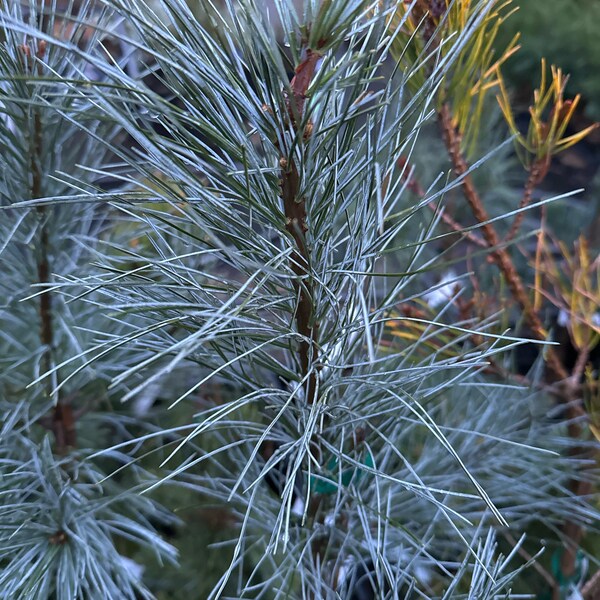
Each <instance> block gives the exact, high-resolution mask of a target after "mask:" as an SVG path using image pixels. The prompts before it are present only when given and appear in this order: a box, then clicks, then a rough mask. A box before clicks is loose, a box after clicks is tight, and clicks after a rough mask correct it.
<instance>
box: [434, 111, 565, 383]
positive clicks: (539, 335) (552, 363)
mask: <svg viewBox="0 0 600 600" xmlns="http://www.w3.org/2000/svg"><path fill="white" fill-rule="evenodd" d="M438 118H439V122H440V126H441V129H442V136H443V139H444V143H445V144H446V147H447V149H448V153H449V155H450V159H451V161H452V164H453V166H454V171H455V174H456V176H457V177H461V178H462V187H463V192H464V194H465V198H466V200H467V202H468V204H469V206H470V207H471V211H472V212H473V215H474V216H475V218H476V219H477V221H478V222H479V223H480V225H481V231H482V233H483V237H484V239H485V241H486V243H487V245H488V247H490V248H492V250H491V257H492V260H493V261H494V262H495V263H496V265H497V266H498V268H499V269H500V271H501V272H502V275H503V276H504V279H505V280H506V283H507V285H508V287H509V289H510V291H511V294H512V296H513V298H514V299H515V300H516V301H517V303H518V304H519V305H520V307H521V310H522V311H523V315H524V316H525V319H526V320H527V323H528V324H529V326H530V328H531V330H532V332H533V335H534V336H535V338H536V339H538V340H540V341H545V340H546V339H547V334H546V331H545V329H544V326H543V324H542V321H541V320H540V318H539V316H538V314H537V313H536V311H535V310H534V308H533V305H532V303H531V301H530V299H529V296H528V294H527V292H526V290H525V286H524V285H523V281H522V279H521V277H520V276H519V274H518V272H517V269H516V267H515V265H514V263H513V261H512V259H511V258H510V255H509V254H508V252H507V251H506V249H505V248H502V247H501V240H500V236H499V235H498V233H497V231H496V229H495V228H494V226H493V225H492V223H489V220H490V217H489V215H488V214H487V211H486V210H485V208H484V206H483V202H482V200H481V197H480V196H479V193H478V192H477V189H476V188H475V184H474V183H473V179H472V178H471V176H470V175H469V174H468V170H469V166H468V164H467V162H466V160H465V158H464V156H463V154H462V150H461V136H460V134H459V133H458V132H457V131H456V128H455V127H454V124H453V122H452V113H451V110H450V107H449V106H448V104H443V105H442V107H441V109H440V111H439V113H438ZM546 361H547V364H548V366H549V368H550V370H551V371H552V373H553V375H554V377H555V378H556V379H557V380H562V379H566V378H567V377H568V376H569V374H568V372H567V371H566V369H565V368H564V366H563V364H562V363H561V361H560V360H559V358H558V357H557V356H556V353H555V352H554V350H553V349H552V348H548V350H547V354H546Z"/></svg>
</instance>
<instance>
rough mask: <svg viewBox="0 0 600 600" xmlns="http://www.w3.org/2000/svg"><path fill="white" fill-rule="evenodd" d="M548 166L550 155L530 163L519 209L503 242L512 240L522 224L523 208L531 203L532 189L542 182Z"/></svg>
mask: <svg viewBox="0 0 600 600" xmlns="http://www.w3.org/2000/svg"><path fill="white" fill-rule="evenodd" d="M549 166H550V155H548V156H547V157H544V158H540V159H538V160H536V161H535V162H534V163H533V165H531V169H529V176H528V177H527V181H526V182H525V188H524V189H523V196H522V197H521V201H520V202H519V210H520V212H518V213H517V214H516V216H515V220H514V221H513V224H512V225H511V227H510V229H509V231H508V233H507V234H506V237H505V238H504V243H508V242H510V241H512V240H513V239H514V238H515V236H516V235H517V233H518V232H519V229H520V228H521V225H522V224H523V219H524V218H525V210H524V209H525V208H527V207H528V206H529V205H530V204H531V198H532V197H533V191H534V190H535V188H536V187H537V186H538V185H539V184H540V183H541V182H542V180H543V179H544V177H545V176H546V173H548V168H549Z"/></svg>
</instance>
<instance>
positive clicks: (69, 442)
mask: <svg viewBox="0 0 600 600" xmlns="http://www.w3.org/2000/svg"><path fill="white" fill-rule="evenodd" d="M25 48H27V46H24V47H23V53H24V55H25V58H26V59H29V58H30V54H31V53H30V52H28V51H27V50H25ZM27 49H28V48H27ZM46 50H47V45H46V42H45V41H43V40H42V41H40V42H39V43H38V48H37V52H36V57H37V58H38V59H39V60H40V61H41V59H43V57H44V55H45V53H46ZM25 64H26V68H29V67H30V63H29V60H26V61H25ZM42 70H43V67H42V64H41V62H40V63H38V65H37V69H36V73H37V74H38V75H39V76H42V75H43V72H42ZM43 134H44V128H43V123H42V118H41V116H40V112H39V110H38V109H34V113H33V132H32V139H31V144H30V148H29V157H30V170H31V189H30V193H31V199H32V200H35V199H39V198H42V197H43V169H42V161H43V156H44V139H43V138H44V135H43ZM36 210H37V213H38V215H39V218H40V237H39V247H38V259H37V283H38V284H39V285H40V286H42V287H43V288H46V289H44V290H43V291H42V293H41V294H40V296H39V307H38V311H39V316H40V341H41V343H42V346H43V347H44V350H43V354H42V359H41V370H42V371H43V372H44V373H46V374H47V373H49V372H50V370H51V369H52V365H53V359H52V354H53V346H54V329H53V320H52V293H51V292H50V290H49V289H48V287H49V285H50V283H51V281H50V272H51V269H50V239H49V232H48V222H47V217H48V214H47V209H46V207H45V206H38V207H37V209H36ZM45 390H46V395H47V396H48V397H51V396H52V391H53V385H52V379H51V378H50V377H49V376H46V383H45ZM51 429H52V431H53V432H54V438H55V449H56V452H57V453H58V454H65V453H66V451H67V449H68V448H69V447H74V446H75V444H76V435H75V418H74V415H73V411H72V408H71V405H70V403H66V402H63V401H62V400H61V398H60V397H59V398H57V400H56V404H55V406H54V410H53V413H52V425H51Z"/></svg>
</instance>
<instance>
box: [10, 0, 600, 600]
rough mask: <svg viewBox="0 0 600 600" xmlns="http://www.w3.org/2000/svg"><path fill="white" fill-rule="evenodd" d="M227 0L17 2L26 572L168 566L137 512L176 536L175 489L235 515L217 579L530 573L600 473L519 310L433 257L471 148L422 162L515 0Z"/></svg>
mask: <svg viewBox="0 0 600 600" xmlns="http://www.w3.org/2000/svg"><path fill="white" fill-rule="evenodd" d="M201 4H202V7H203V11H202V12H203V14H202V19H201V20H199V19H198V18H197V17H196V16H194V14H195V13H194V12H192V11H191V10H190V9H189V8H188V6H187V5H186V4H185V2H184V1H183V0H162V1H161V2H160V3H158V6H157V7H156V6H155V7H154V10H153V8H151V7H150V6H149V5H148V4H146V3H145V2H143V1H142V0H110V1H108V2H103V3H101V4H96V3H89V2H88V3H85V2H84V3H83V5H82V6H80V7H78V9H77V11H75V10H74V6H73V5H70V6H68V7H66V9H63V13H65V11H66V13H65V14H63V15H62V16H61V17H60V18H59V17H58V14H59V10H58V8H59V7H58V6H57V4H56V2H54V3H52V4H51V5H50V6H44V7H43V9H39V7H38V5H37V3H35V2H33V1H32V2H31V3H30V4H29V5H28V6H27V7H26V10H25V9H24V8H23V7H21V6H20V5H19V4H15V5H14V6H13V5H10V6H9V7H8V8H4V9H3V12H2V19H3V21H2V30H3V32H4V40H3V43H2V47H1V51H0V52H1V54H0V56H1V63H0V68H1V69H2V84H1V86H0V94H1V95H0V110H1V112H2V119H1V121H0V135H1V136H2V146H3V148H5V149H6V151H4V152H3V153H2V157H1V158H0V165H1V168H2V179H1V182H0V185H1V187H0V197H1V199H2V209H3V210H2V215H3V216H4V218H3V219H2V223H1V225H0V227H2V239H1V244H0V249H1V250H2V255H0V257H1V259H2V261H3V262H2V264H3V273H4V281H3V282H2V287H3V304H2V313H1V315H2V332H3V335H2V338H0V339H1V344H2V350H1V351H0V352H1V358H0V360H1V361H2V370H3V374H2V376H1V379H0V381H1V385H2V388H1V389H2V393H3V396H4V398H3V404H2V410H3V417H4V426H3V429H2V445H1V450H0V452H1V453H2V460H1V462H0V465H1V469H2V471H1V477H0V486H1V487H0V489H1V493H2V497H3V500H4V502H3V506H2V508H0V523H1V527H0V564H1V565H2V572H1V574H0V589H1V590H2V591H3V593H5V595H6V597H7V598H13V597H14V598H32V599H33V598H54V597H56V598H88V597H89V598H134V597H137V596H136V594H141V595H142V596H151V595H152V593H153V592H156V593H157V594H158V593H160V589H161V584H160V581H158V582H156V581H155V584H154V586H153V585H152V584H150V583H148V582H150V581H151V580H152V579H153V578H154V579H158V580H160V577H161V575H160V574H158V575H156V573H148V571H149V570H151V569H152V568H153V567H152V566H151V563H148V566H147V568H146V573H145V575H146V582H147V583H148V586H147V587H146V586H145V585H144V584H143V583H142V581H141V579H140V576H139V574H137V573H136V572H135V570H134V569H132V568H131V563H128V562H127V559H125V558H124V556H135V558H136V560H138V559H139V560H141V559H140V558H139V557H140V556H144V555H143V550H142V554H140V553H139V552H140V551H139V550H137V549H133V548H132V546H131V545H129V543H124V542H123V540H125V541H127V542H130V541H133V542H135V543H136V545H137V546H140V547H142V548H144V547H145V548H146V550H148V549H152V548H154V549H155V550H156V552H157V554H158V556H159V559H161V560H174V558H175V553H174V550H173V548H171V546H170V545H169V544H167V543H166V542H165V541H164V539H163V538H161V536H159V535H158V534H157V533H156V531H155V526H156V524H157V523H162V524H165V523H169V522H172V521H173V518H172V517H170V516H169V515H168V513H167V511H166V510H165V509H163V508H161V507H160V505H159V504H158V503H156V502H153V501H152V500H151V499H150V498H153V494H155V493H159V494H160V493H161V491H164V490H165V489H169V488H170V487H172V491H171V492H170V493H171V494H173V495H177V494H188V495H189V494H190V493H191V494H192V497H194V498H197V500H196V501H197V502H200V501H201V500H200V499H203V501H206V499H209V500H210V501H211V502H213V503H215V504H216V505H217V506H219V507H226V510H227V515H228V516H227V519H229V520H230V521H231V522H232V523H233V524H234V528H235V529H236V531H235V539H234V542H233V543H232V544H231V546H230V548H231V550H230V562H229V564H228V565H227V566H225V567H224V569H223V572H222V574H221V577H220V579H219V581H218V582H217V584H216V585H215V586H214V588H213V589H212V591H211V592H210V594H209V597H210V598H211V599H212V598H226V597H227V598H277V599H279V598H306V599H311V600H317V599H331V600H333V599H334V598H343V599H347V600H364V599H366V598H385V599H391V598H443V599H448V600H449V599H451V598H452V599H454V598H461V597H464V598H478V599H492V598H498V597H522V596H521V595H522V594H524V593H529V592H531V589H532V588H531V587H529V586H530V585H531V584H530V581H531V580H530V579H528V577H529V576H528V574H527V573H529V571H531V568H530V569H528V570H527V569H525V568H524V567H525V566H529V567H531V565H532V564H533V563H535V564H536V565H537V563H536V560H537V558H538V552H541V551H542V550H543V546H544V545H545V544H544V543H543V542H542V540H541V539H540V538H542V537H547V536H549V535H553V532H555V531H556V530H557V529H558V528H560V527H561V526H562V524H563V523H564V522H565V520H567V519H568V520H570V522H571V523H574V524H575V525H576V526H578V527H584V526H587V525H588V524H590V523H591V522H593V520H594V519H597V516H598V515H597V510H596V509H595V507H594V506H593V505H592V504H591V503H590V502H589V501H588V499H587V498H586V497H585V496H582V495H580V494H578V493H576V491H574V490H572V489H570V488H569V484H570V482H571V481H572V480H573V478H576V479H577V478H578V479H579V480H581V479H586V478H587V479H592V478H594V477H595V473H594V472H593V471H592V470H591V469H590V470H586V471H585V473H584V474H583V475H581V474H578V469H579V467H580V465H581V462H582V459H581V458H580V456H579V455H576V454H575V451H577V450H578V449H580V448H581V445H582V444H583V442H581V440H579V439H574V438H573V436H572V435H571V434H570V433H571V432H570V430H567V427H566V425H565V423H564V422H563V421H561V420H551V419H548V418H547V417H546V415H545V411H546V410H547V409H548V406H549V404H550V401H549V398H548V394H547V392H546V391H545V389H544V388H543V387H542V386H537V387H536V386H533V387H530V388H527V387H524V386H517V385H514V383H513V380H512V379H510V378H507V377H504V378H503V377H500V376H499V374H500V371H499V370H498V369H497V370H496V371H495V372H494V373H492V374H490V372H489V371H490V365H497V364H498V361H499V360H502V356H504V355H505V354H506V353H507V352H508V351H510V350H511V349H512V348H514V347H516V346H518V345H519V344H521V343H522V342H523V341H524V340H523V339H521V338H519V337H517V336H515V335H513V334H510V333H505V332H503V331H502V330H499V327H498V323H499V322H500V323H501V322H502V318H503V315H499V314H492V315H486V316H485V317H484V318H482V319H478V318H476V316H474V315H468V316H466V315H465V314H461V313H460V311H457V310H456V307H457V306H460V304H459V302H458V299H460V296H461V291H460V289H459V288H460V286H461V285H466V284H467V283H468V277H466V276H453V277H450V280H449V282H448V281H443V282H442V283H440V284H439V285H427V284H426V283H425V282H426V281H427V279H426V276H427V273H428V272H430V271H432V270H434V269H436V268H437V267H438V266H439V265H440V264H441V263H442V262H443V259H440V257H438V256H437V254H436V252H435V249H436V248H437V244H438V243H439V242H440V240H445V239H448V238H451V236H453V235H456V232H455V231H451V232H450V233H440V222H441V221H442V220H443V215H442V214H441V213H440V212H439V211H436V212H435V213H432V212H431V210H430V205H431V204H432V203H433V204H443V202H444V198H445V195H446V194H447V193H448V192H449V191H450V190H452V189H454V188H456V187H458V186H460V185H462V184H464V182H465V180H467V179H468V177H469V176H470V174H471V173H472V171H473V170H474V169H473V168H471V167H469V166H468V165H467V164H466V163H461V164H464V166H465V168H464V169H463V170H462V171H461V170H460V169H458V168H456V165H455V171H456V172H457V175H458V178H457V179H456V180H452V179H451V178H449V179H447V180H446V182H445V183H444V182H443V180H442V181H440V180H437V181H434V182H432V184H431V186H430V187H429V188H428V189H427V190H420V192H421V193H415V192H416V191H419V190H417V189H416V187H417V186H416V184H415V180H414V178H413V173H412V171H411V167H410V164H411V161H412V160H413V158H414V156H413V149H414V145H415V141H416V140H417V138H418V136H419V135H420V134H421V131H422V128H423V127H424V126H425V125H426V124H427V123H428V122H429V121H430V120H431V116H432V114H438V115H441V116H442V117H443V116H444V114H445V113H444V110H445V109H448V106H449V104H448V103H450V105H451V106H452V107H453V109H456V113H457V114H458V115H459V116H460V117H461V118H462V121H461V119H460V118H458V119H456V120H455V121H454V122H453V123H452V124H451V125H449V126H448V127H449V128H448V129H447V130H444V133H445V135H446V138H447V141H452V139H451V136H452V134H453V132H454V133H455V134H456V133H457V132H460V133H461V134H462V135H464V139H465V140H466V141H471V138H470V137H469V133H471V132H472V135H473V136H475V137H476V135H477V131H476V127H475V130H474V131H472V130H469V131H468V132H467V131H466V130H465V128H464V123H465V122H467V121H468V116H469V110H464V107H465V104H461V103H460V100H463V101H464V102H467V100H465V98H471V96H469V93H470V91H471V90H470V88H468V86H467V85H466V84H465V85H464V86H463V88H461V87H460V86H459V85H458V84H456V85H452V83H453V82H454V83H456V81H457V78H459V77H461V76H462V77H466V78H467V81H468V82H470V81H471V80H470V79H468V77H471V76H476V75H473V73H480V71H479V70H477V69H475V70H473V69H472V66H473V65H472V64H471V63H469V62H468V61H466V60H465V52H471V53H476V50H477V47H478V44H477V42H478V41H479V40H481V39H482V38H481V37H478V36H482V35H483V34H486V33H487V32H488V31H489V29H485V28H486V27H488V25H489V23H490V21H489V19H490V18H491V16H493V15H494V14H496V13H495V12H494V11H497V10H499V7H498V2H496V1H495V0H481V1H480V2H475V3H469V2H463V3H461V2H455V3H450V4H449V5H448V4H446V3H443V2H429V3H428V2H420V1H417V2H414V3H412V5H411V10H412V11H413V12H410V11H409V10H408V9H407V8H406V6H405V3H402V2H392V1H389V2H384V1H381V0H377V1H367V0H347V1H345V2H333V1H330V0H319V1H318V0H306V1H305V2H304V3H303V4H302V7H301V10H297V8H295V7H294V3H293V2H292V1H291V0H277V1H276V2H275V3H274V8H273V9H272V10H271V11H270V12H269V11H268V10H267V9H266V8H265V7H264V6H263V5H262V3H261V2H258V1H255V0H239V2H233V0H227V1H226V2H224V7H222V8H220V9H217V8H215V7H214V6H213V5H212V4H211V3H210V2H209V1H208V0H206V1H204V0H203V1H202V3H201ZM466 6H473V7H475V8H474V10H472V11H468V10H466V9H465V7H466ZM423 7H426V8H428V11H429V12H427V11H425V10H424V8H423ZM500 8H501V7H500ZM455 9H456V10H459V9H465V12H464V13H461V14H463V15H464V16H466V21H465V22H464V23H463V25H462V26H460V27H459V26H458V25H457V26H456V27H455V29H454V30H453V31H452V32H451V33H452V35H448V36H447V37H442V36H441V32H444V31H446V30H444V27H446V26H447V23H449V22H450V23H453V21H451V19H452V17H453V16H456V15H455V13H453V12H452V11H454V10H455ZM436 10H437V11H438V12H437V13H436ZM196 13H197V11H196ZM432 15H433V17H435V20H432ZM275 23H277V25H275ZM416 24H418V27H416V28H415V29H414V30H411V27H415V26H416ZM276 27H277V28H278V29H280V30H281V31H282V32H283V33H282V35H283V40H279V39H278V38H277V36H276V34H275V28H276ZM482 27H483V28H484V29H483V34H482ZM419 36H422V37H419ZM440 38H441V39H440ZM115 40H116V42H118V43H116V45H115ZM509 50H510V49H509ZM391 56H393V58H390V57H391ZM486 57H487V55H486ZM488 58H489V57H488ZM476 66H477V67H478V68H479V67H480V66H481V65H479V64H477V65H476ZM470 69H471V70H470ZM462 81H464V79H463V80H462ZM485 83H489V82H485ZM478 89H481V90H485V89H487V88H486V87H485V86H484V85H483V83H482V84H481V85H480V88H478ZM465 91H466V92H467V93H465ZM440 93H442V94H447V96H445V97H444V98H443V100H444V102H445V104H443V106H441V107H440V104H439V102H440ZM461 94H462V95H461ZM475 98H476V99H477V97H476V95H475ZM452 102H454V104H452ZM468 102H471V100H470V99H469V100H468ZM475 102H476V100H475ZM468 106H470V107H471V109H472V110H471V113H470V114H472V115H473V118H474V120H477V118H478V116H479V115H480V110H483V109H482V108H481V105H479V104H474V105H471V104H469V105H468ZM444 107H445V108H444ZM448 110H450V109H448ZM461 110H462V112H461ZM443 122H444V121H442V123H443ZM461 127H462V128H463V129H462V130H461ZM449 145H451V144H449ZM473 148H474V146H472V145H469V146H468V149H469V150H471V149H473ZM460 151H461V147H458V149H457V150H456V152H460ZM487 227H489V226H487ZM481 229H482V231H483V233H484V234H485V233H486V232H487V231H488V229H486V224H485V223H484V224H483V225H481ZM462 235H463V237H466V238H468V237H469V236H471V237H472V236H473V232H472V231H471V230H468V231H463V232H462ZM493 245H494V244H492V246H493ZM494 253H495V254H494ZM492 254H493V256H497V255H499V251H497V250H495V249H493V250H492ZM498 262H501V260H500V259H498ZM509 283H510V282H509ZM436 292H438V295H437V296H436ZM439 294H441V295H442V301H441V303H439V304H438V303H437V302H438V301H437V300H436V301H433V300H432V299H433V298H434V297H439ZM455 301H456V302H455ZM419 306H420V307H421V308H422V310H421V309H419V308H418V307H419ZM34 323H36V324H37V325H36V326H34V325H33V324H34ZM538 341H540V343H542V345H543V340H538ZM211 385H219V386H221V388H222V389H224V390H225V393H223V394H222V395H221V397H220V398H216V399H215V398H213V400H212V401H210V400H209V399H208V398H207V395H208V394H207V390H208V389H209V387H210V386H211ZM156 400H160V401H162V402H163V403H164V404H165V405H166V407H168V410H165V411H164V412H163V413H162V414H161V416H160V420H159V421H158V422H157V421H153V420H152V418H151V416H150V413H149V412H148V403H151V402H152V401H156ZM122 403H125V405H126V406H127V404H128V403H129V405H133V406H134V409H135V410H134V411H133V412H134V413H135V414H130V413H128V412H126V410H125V409H122V408H121V405H122ZM185 406H187V407H188V408H187V409H186V410H182V407H185ZM136 407H137V408H136ZM153 410H159V411H160V410H161V409H160V407H158V408H157V409H153ZM178 411H181V412H178ZM173 414H176V415H179V416H178V417H176V418H175V419H173V418H171V417H169V415H173ZM182 415H183V417H182ZM192 415H193V416H192ZM178 418H184V422H183V423H181V422H178V421H177V419H178ZM99 424H103V426H105V427H107V429H108V430H109V431H110V432H111V433H112V434H114V435H112V436H108V435H107V436H102V435H99V434H98V426H99ZM142 492H143V493H142ZM186 497H188V496H186ZM182 559H183V557H182ZM537 566H538V568H540V567H539V565H537ZM193 576H195V577H198V579H202V573H196V574H188V573H182V574H181V580H180V587H181V588H185V589H186V591H185V592H184V593H185V595H187V596H188V597H189V591H187V590H189V589H190V588H189V587H186V586H190V585H191V586H194V585H195V584H194V582H193V580H192V581H191V582H190V581H189V580H187V579H186V577H193ZM578 576H581V577H583V576H584V574H583V573H582V572H581V573H578ZM572 585H575V583H574V582H573V581H571V580H569V582H568V585H566V586H565V590H563V591H564V593H565V594H566V593H570V591H569V590H567V587H569V586H572ZM511 594H512V596H511ZM164 597H171V596H164ZM565 597H566V596H565Z"/></svg>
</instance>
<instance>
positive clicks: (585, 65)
mask: <svg viewBox="0 0 600 600" xmlns="http://www.w3.org/2000/svg"><path fill="white" fill-rule="evenodd" d="M516 4H517V5H519V10H518V11H517V12H516V13H515V14H514V15H513V16H512V17H511V18H510V19H508V20H507V22H506V24H505V26H504V27H503V28H502V29H501V31H500V33H499V36H498V40H497V45H496V47H497V48H498V49H502V48H504V47H505V46H506V44H507V43H508V42H509V41H510V40H511V39H512V37H513V36H514V35H515V33H517V32H518V31H520V32H521V37H520V40H519V43H520V44H521V50H520V51H519V52H518V53H517V54H516V55H515V57H513V58H512V59H511V60H509V61H508V62H507V64H506V65H505V66H504V67H503V73H504V75H505V77H507V79H508V80H509V82H510V84H511V87H522V88H526V89H524V97H525V98H527V97H529V96H530V94H529V88H531V89H533V87H535V86H536V85H537V82H538V80H539V70H540V59H541V57H542V56H544V57H546V60H547V62H548V63H549V64H556V65H557V66H560V68H561V69H563V71H564V72H566V73H570V76H571V77H570V80H569V83H568V85H567V93H568V95H571V96H574V95H575V94H576V93H581V95H582V96H583V100H584V102H585V105H586V113H587V115H588V116H589V117H590V118H592V119H599V118H600V36H599V35H598V24H599V23H600V2H598V1H597V0H546V1H545V2H536V1H535V0H522V1H520V2H517V3H516Z"/></svg>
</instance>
